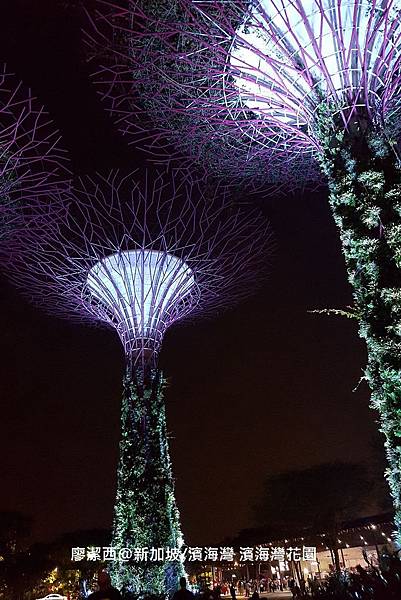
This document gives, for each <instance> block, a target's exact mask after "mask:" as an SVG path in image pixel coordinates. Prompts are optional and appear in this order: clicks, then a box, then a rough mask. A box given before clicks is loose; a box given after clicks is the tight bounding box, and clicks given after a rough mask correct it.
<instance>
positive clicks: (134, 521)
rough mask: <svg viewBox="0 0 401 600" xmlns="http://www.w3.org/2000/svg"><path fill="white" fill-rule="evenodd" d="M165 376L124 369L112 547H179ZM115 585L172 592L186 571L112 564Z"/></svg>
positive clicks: (168, 565) (169, 564)
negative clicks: (166, 410) (169, 444)
mask: <svg viewBox="0 0 401 600" xmlns="http://www.w3.org/2000/svg"><path fill="white" fill-rule="evenodd" d="M163 384H164V382H163V379H162V376H161V375H160V373H159V372H157V371H152V372H149V373H148V374H147V375H146V378H145V381H144V376H143V374H142V373H141V371H139V370H138V371H137V372H134V374H133V375H131V373H130V371H129V370H128V371H127V375H126V378H125V380H124V393H123V399H122V412H121V427H122V434H121V442H120V460H119V467H118V479H117V498H116V504H115V516H114V531H113V546H116V547H117V548H119V549H121V548H129V549H131V550H133V549H134V548H146V547H147V548H151V547H154V548H167V547H168V548H181V546H182V544H183V540H182V534H181V527H180V519H179V513H178V510H177V507H176V502H175V497H174V481H173V476H172V469H171V461H170V457H169V452H168V443H167V436H166V417H165V406H164V399H163ZM112 575H113V580H114V584H115V585H116V586H117V587H118V588H119V589H121V590H122V591H123V592H133V593H134V594H136V595H139V596H144V595H149V594H164V593H168V594H171V593H172V592H174V591H176V589H177V588H178V580H179V577H181V576H183V575H184V569H183V565H182V563H181V562H180V561H174V562H173V561H167V560H165V561H164V562H149V561H148V562H137V561H134V560H132V559H131V560H130V561H128V562H123V561H117V562H115V563H114V564H113V573H112Z"/></svg>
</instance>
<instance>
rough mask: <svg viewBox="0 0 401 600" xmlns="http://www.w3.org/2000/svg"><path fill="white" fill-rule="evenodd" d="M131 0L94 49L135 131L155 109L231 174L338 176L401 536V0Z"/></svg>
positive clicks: (116, 104) (126, 128) (118, 114)
mask: <svg viewBox="0 0 401 600" xmlns="http://www.w3.org/2000/svg"><path fill="white" fill-rule="evenodd" d="M124 7H125V8H121V7H117V6H116V5H114V6H113V5H112V4H111V3H110V2H105V1H100V2H98V12H97V13H96V14H94V15H93V17H92V21H93V23H94V25H95V29H97V35H95V34H94V35H93V36H92V38H91V43H92V46H91V47H92V49H93V50H94V52H95V54H96V55H97V57H98V60H99V64H100V65H101V66H100V68H99V69H98V72H97V74H96V76H95V81H96V82H97V84H98V86H99V90H100V92H101V94H102V95H103V96H104V97H105V99H110V101H111V104H110V105H109V107H110V110H111V111H112V113H113V114H114V116H115V118H116V120H117V122H118V123H119V125H120V128H121V129H122V130H123V132H124V133H125V134H126V135H127V136H128V137H130V138H131V139H132V141H135V140H136V139H138V136H140V130H141V127H142V125H141V121H139V120H138V118H137V116H136V115H137V114H138V110H141V111H142V113H143V112H144V111H147V113H148V115H149V122H148V123H146V121H145V120H144V121H143V123H145V125H146V127H148V126H149V124H151V125H152V126H153V129H154V131H155V134H154V135H153V138H152V140H153V141H152V140H151V141H150V147H151V149H152V150H153V151H155V152H156V149H157V148H159V147H160V146H161V145H160V143H159V138H160V136H162V135H165V136H167V139H168V140H169V141H170V142H172V143H173V144H174V143H176V144H177V146H178V147H180V149H182V150H183V151H184V152H185V153H187V154H188V155H190V156H191V157H193V158H196V159H202V160H204V161H205V162H206V164H208V166H209V168H213V167H215V168H216V169H217V170H218V171H219V172H220V173H221V174H226V173H227V172H228V171H230V169H232V170H233V171H235V173H234V174H235V175H237V174H238V173H240V174H242V175H243V176H249V177H250V178H253V179H254V180H255V179H259V178H260V177H264V178H265V180H266V181H267V182H270V183H275V184H277V185H287V186H292V185H293V184H294V182H299V181H303V182H308V181H313V180H316V179H318V178H319V171H320V178H321V179H323V178H325V179H326V181H327V183H328V186H329V190H330V194H329V202H330V206H331V209H332V212H333V216H334V219H335V221H336V224H337V225H338V227H339V230H340V237H341V241H342V247H343V253H344V256H345V261H346V265H347V270H348V277H349V281H350V283H351V285H352V287H353V297H354V304H355V309H354V310H355V315H356V317H357V318H358V319H359V324H360V326H359V333H360V336H361V337H362V338H364V339H365V341H366V344H367V350H368V365H367V369H366V371H365V379H366V380H367V382H368V383H369V385H370V388H371V392H372V404H373V406H374V407H375V408H377V409H378V410H379V413H380V420H381V430H382V432H383V433H384V435H385V446H386V452H387V457H388V461H389V468H388V470H387V478H388V481H389V485H390V491H391V495H392V498H393V501H394V506H395V511H396V517H395V520H396V525H397V529H398V542H400V543H401V533H400V532H401V337H400V336H401V322H400V318H401V203H400V192H401V180H400V160H399V128H400V126H399V110H400V106H401V89H400V77H401V11H400V9H401V3H400V2H399V0H251V1H238V2H237V1H235V0H234V1H232V2H224V1H213V0H212V1H202V0H199V1H197V0H193V1H191V0H176V1H175V2H172V3H169V2H164V1H161V0H160V1H157V0H154V1H151V2H145V1H144V2H142V1H140V0H138V1H136V2H135V1H131V0H128V2H124ZM99 40H101V44H99ZM107 41H108V43H107ZM100 46H101V47H102V53H101V52H100V51H99V48H100ZM105 48H106V50H104V49H105ZM139 97H142V98H143V101H142V104H141V105H139V100H138V98H139ZM141 118H143V117H141ZM158 132H160V133H158ZM183 139H186V140H187V141H186V144H184V142H183V141H182V140H183ZM152 144H153V145H152ZM322 176H323V177H322Z"/></svg>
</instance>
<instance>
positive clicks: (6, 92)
mask: <svg viewBox="0 0 401 600" xmlns="http://www.w3.org/2000/svg"><path fill="white" fill-rule="evenodd" d="M58 142H59V134H58V133H57V131H56V130H55V129H54V128H53V127H52V125H51V121H50V119H49V117H48V115H47V114H46V113H45V112H44V110H43V108H41V107H40V106H38V104H37V102H36V100H35V99H34V98H33V97H32V96H31V93H30V91H29V90H26V89H25V88H24V86H23V85H22V83H21V82H19V81H18V80H17V79H16V78H15V76H14V75H13V74H11V73H9V72H8V71H7V69H6V66H5V65H0V221H1V223H0V239H1V238H2V237H4V235H5V234H6V233H7V231H8V232H9V231H10V230H11V229H12V228H13V227H15V226H16V222H17V219H18V207H22V206H23V205H25V204H26V203H29V202H30V201H32V200H33V199H34V198H36V197H38V196H40V195H41V194H46V193H47V192H48V191H49V190H50V189H51V188H52V187H53V186H54V185H57V186H59V185H60V183H61V181H62V179H65V178H68V177H69V173H68V170H67V162H68V161H67V158H66V155H65V153H64V152H63V150H61V149H60V147H58Z"/></svg>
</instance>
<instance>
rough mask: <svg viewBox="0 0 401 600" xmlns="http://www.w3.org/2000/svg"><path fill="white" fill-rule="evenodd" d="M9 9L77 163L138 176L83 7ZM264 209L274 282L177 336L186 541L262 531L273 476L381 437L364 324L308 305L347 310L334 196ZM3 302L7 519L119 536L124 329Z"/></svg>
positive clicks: (365, 454) (1, 438)
mask: <svg viewBox="0 0 401 600" xmlns="http://www.w3.org/2000/svg"><path fill="white" fill-rule="evenodd" d="M5 4H6V5H7V6H3V7H2V15H1V22H0V40H1V41H0V59H2V60H6V61H7V63H8V64H9V67H10V68H11V69H12V70H13V71H14V72H16V73H17V74H18V75H19V76H20V77H21V78H22V79H24V81H25V82H26V83H27V84H28V85H30V86H31V87H32V88H33V91H34V93H35V95H36V96H38V97H39V98H40V100H41V101H42V102H43V103H44V104H45V106H46V108H47V109H48V110H49V111H50V113H51V115H52V117H53V118H54V120H55V122H56V123H57V126H58V127H59V129H60V130H61V132H62V134H63V137H64V142H65V146H66V147H67V148H68V150H69V151H70V155H71V158H72V160H73V165H74V168H75V170H76V171H77V172H80V173H84V172H86V171H89V172H90V171H92V170H94V169H98V170H99V169H108V168H110V167H117V166H128V165H130V164H132V166H133V167H135V165H136V163H137V161H138V160H142V157H141V156H139V154H137V155H134V154H133V153H132V152H131V151H129V150H128V149H127V148H126V146H125V144H124V141H123V140H122V139H121V138H120V137H119V135H118V134H117V133H115V132H114V129H113V125H112V122H111V121H110V119H109V118H108V116H107V115H106V113H105V112H104V110H103V107H102V106H101V104H100V102H99V100H98V99H97V97H96V93H95V90H94V89H93V88H92V86H91V84H90V82H89V69H88V68H87V67H86V66H85V64H84V63H83V62H82V61H81V57H80V27H81V26H82V18H81V17H80V16H79V12H78V11H77V10H74V9H73V8H71V6H70V4H71V3H68V2H57V1H56V0H35V1H34V2H33V1H32V0H30V1H29V0H25V1H23V0H12V1H9V2H6V3H5ZM264 211H265V213H266V215H267V216H268V218H269V219H270V221H271V224H272V227H273V229H274V232H275V237H276V243H277V249H276V253H275V258H274V261H273V268H272V272H271V274H270V277H269V278H268V280H267V281H266V283H265V284H264V285H263V287H262V289H261V290H260V291H259V292H258V293H257V294H256V295H255V296H254V297H252V298H251V299H250V300H248V301H246V302H244V303H243V304H242V305H240V306H238V307H236V308H235V309H231V310H229V311H228V312H226V313H225V314H223V315H220V316H217V317H216V319H215V320H211V321H207V322H196V323H193V324H190V325H186V326H182V327H177V328H173V329H171V330H170V331H169V332H168V334H167V336H166V338H165V343H164V347H163V352H162V356H161V363H162V365H163V367H164V370H165V373H166V375H167V376H168V377H169V378H171V385H170V387H169V389H168V393H167V417H168V429H169V431H170V432H171V442H170V444H171V454H172V460H173V466H174V474H175V477H176V493H177V499H178V503H179V508H180V511H181V517H182V524H183V530H184V534H185V537H186V541H187V543H190V544H207V543H213V542H215V541H219V540H220V539H221V538H223V537H224V536H228V535H232V534H234V533H235V532H236V531H238V530H239V529H240V528H243V527H247V526H251V525H252V517H251V510H250V506H251V505H252V503H253V502H254V501H255V500H257V499H258V495H259V494H260V491H261V484H262V482H263V479H264V478H265V477H266V476H268V475H269V474H272V473H277V472H280V471H283V470H286V469H293V468H298V467H304V466H308V465H313V464H317V463H321V462H325V461H333V460H336V459H340V460H345V461H347V460H348V461H356V462H359V461H366V460H367V459H368V458H369V457H370V456H371V455H372V452H373V450H372V440H374V439H375V438H376V439H377V434H376V429H377V426H376V424H375V419H376V415H375V414H374V413H373V411H371V410H370V409H369V408H368V403H369V393H368V389H367V387H366V385H364V384H362V385H360V386H359V388H358V389H357V391H356V392H353V389H354V388H355V387H356V386H357V384H358V381H359V378H360V377H361V375H362V369H363V366H364V363H365V349H364V345H363V343H362V342H361V341H360V340H359V339H358V337H357V326H356V323H354V322H353V321H350V320H346V319H342V318H335V317H325V316H318V315H310V314H308V312H307V311H308V310H310V309H313V308H324V307H345V306H347V305H348V304H350V303H351V291H350V288H349V286H348V284H347V281H346V273H345V267H344V263H343V259H342V255H341V251H340V244H339V240H338V236H337V232H336V229H335V226H334V224H333V222H332V219H331V216H330V212H329V208H328V204H327V200H326V197H325V193H324V192H321V193H320V194H309V195H307V196H302V195H298V196H297V195H295V196H293V197H289V198H284V197H280V198H279V199H277V200H275V199H270V200H266V202H265V204H264ZM1 305H2V311H1V326H0V331H1V335H0V344H1V353H2V360H1V362H0V394H1V395H0V397H1V418H0V485H1V500H0V510H1V509H16V510H20V511H23V512H26V513H28V514H31V515H32V516H33V517H34V519H35V532H34V534H35V538H36V539H51V538H53V537H55V536H56V535H57V534H60V533H62V532H65V531H72V530H76V529H86V528H87V529H89V528H95V527H99V528H104V527H109V526H110V524H111V520H112V511H113V500H114V493H115V472H116V464H117V448H118V440H119V402H120V400H119V398H120V393H121V377H122V371H123V357H122V350H121V348H120V343H119V340H118V338H117V335H116V334H114V332H113V331H109V330H101V329H91V328H88V327H85V326H77V325H71V324H69V323H68V322H64V321H59V320H57V319H55V318H51V317H48V316H46V315H44V314H41V313H40V312H38V311H37V310H36V309H35V308H33V307H31V306H29V305H28V304H27V303H26V302H25V301H24V300H23V299H21V298H20V297H19V295H18V293H17V292H15V291H14V290H13V289H12V288H11V286H10V285H8V284H7V283H6V282H2V288H1ZM375 445H376V444H375ZM374 452H377V449H376V450H375V451H374ZM379 459H380V453H379Z"/></svg>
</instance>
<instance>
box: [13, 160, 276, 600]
mask: <svg viewBox="0 0 401 600" xmlns="http://www.w3.org/2000/svg"><path fill="white" fill-rule="evenodd" d="M225 196H226V195H225V193H224V190H221V194H220V192H219V191H218V190H216V189H214V190H210V189H209V190H207V193H203V192H202V191H201V190H200V189H199V186H198V185H197V184H195V183H193V182H192V181H191V180H190V178H189V176H188V175H183V174H182V173H179V172H172V173H170V174H169V175H166V174H164V173H157V175H156V176H155V177H153V178H152V177H151V176H150V175H148V174H147V173H141V172H137V173H133V174H129V175H126V176H122V175H121V174H119V173H118V172H111V173H110V174H109V175H108V176H106V177H102V176H96V177H95V178H89V177H88V178H84V179H80V180H79V182H78V183H77V184H76V185H74V186H73V187H72V189H71V190H70V191H69V192H67V193H66V194H61V196H60V197H59V198H54V199H53V202H52V203H51V204H50V206H52V207H55V208H54V211H55V214H54V215H53V216H52V214H51V213H50V211H49V204H48V203H46V204H43V206H42V207H40V206H38V205H37V206H35V207H34V208H33V209H32V211H31V212H33V213H36V223H38V222H39V223H40V226H39V227H30V228H29V229H28V230H27V231H25V232H24V233H23V235H21V236H20V239H19V240H16V239H15V240H14V242H13V244H12V245H11V246H12V247H11V248H9V255H8V261H6V267H8V272H9V273H10V278H11V280H12V281H13V282H14V283H16V284H17V286H18V287H20V288H22V289H23V290H24V291H25V294H27V295H28V296H29V297H30V298H31V299H32V300H34V301H35V302H38V303H39V304H42V305H43V306H45V307H47V308H48V310H49V312H51V313H55V314H57V315H60V316H67V317H69V318H72V319H77V320H78V321H87V322H91V323H97V324H106V325H108V326H110V327H112V328H114V329H115V330H116V331H117V333H118V335H119V337H120V340H121V343H122V345H123V348H124V353H125V357H126V372H125V377H124V388H123V389H124V391H123V398H122V413H121V426H122V434H121V442H120V459H119V466H118V483H117V499H116V504H115V514H114V533H113V546H116V547H117V548H118V549H124V548H129V549H131V550H132V549H134V548H139V549H142V550H141V551H142V552H143V551H145V549H146V548H151V547H154V548H164V549H166V548H169V549H170V550H168V551H167V550H165V556H164V558H163V557H160V556H158V557H157V556H156V557H155V556H153V557H151V556H150V555H149V556H146V555H143V556H142V558H140V557H138V556H135V555H134V556H133V557H132V558H131V559H130V560H128V559H127V560H126V561H125V560H122V559H121V557H120V560H117V561H115V562H114V566H113V567H112V568H113V576H114V581H115V583H116V584H117V586H118V587H119V588H121V589H123V590H124V591H125V592H134V593H136V594H145V593H147V594H149V593H156V594H161V593H164V592H167V593H171V592H172V591H174V590H176V589H177V584H178V581H177V578H178V577H179V576H180V575H182V573H183V566H182V562H181V559H180V558H178V559H177V557H175V558H174V551H175V552H177V551H178V552H179V551H180V549H181V546H182V544H183V541H182V536H181V530H180V523H179V514H178V511H177V507H176V502H175V497H174V483H173V477H172V471H171V463H170V458H169V453H168V443H167V437H166V422H165V407H164V400H163V387H164V380H163V376H162V374H161V372H160V370H159V368H158V360H157V356H158V352H159V349H160V346H161V344H162V340H163V336H164V333H165V331H166V329H167V328H168V327H170V326H171V325H172V324H173V323H175V322H176V321H179V320H182V319H185V318H188V317H190V318H193V317H195V316H197V315H201V314H202V315H204V314H208V313H213V312H214V311H216V310H218V309H220V308H223V307H224V306H226V305H227V304H230V303H231V302H232V303H235V302H237V301H238V300H239V299H241V298H242V297H244V296H247V295H249V294H250V293H252V291H253V290H254V288H255V282H256V281H257V275H256V273H257V272H258V270H259V272H260V268H262V269H263V270H264V268H265V267H264V264H265V263H266V254H267V251H268V249H269V247H270V243H269V238H270V235H269V233H268V229H267V226H266V222H265V220H264V219H263V218H262V217H261V215H260V213H259V211H257V210H255V209H250V210H244V208H241V209H238V208H233V207H232V206H231V205H230V204H229V203H228V201H227V199H226V197H225ZM60 205H61V206H62V207H64V209H63V208H60ZM29 220H30V221H31V220H32V214H30V215H29ZM122 558H127V557H125V556H122ZM138 560H139V561H141V560H145V561H147V562H145V563H141V562H138ZM149 561H150V562H149ZM152 561H153V562H152Z"/></svg>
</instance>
